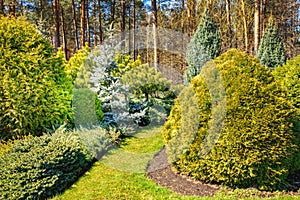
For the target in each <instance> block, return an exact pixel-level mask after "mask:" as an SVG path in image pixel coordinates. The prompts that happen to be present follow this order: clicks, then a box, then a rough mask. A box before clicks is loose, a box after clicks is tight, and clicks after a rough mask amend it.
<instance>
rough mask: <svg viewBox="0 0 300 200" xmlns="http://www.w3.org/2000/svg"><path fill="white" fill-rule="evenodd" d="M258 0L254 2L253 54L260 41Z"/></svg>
mask: <svg viewBox="0 0 300 200" xmlns="http://www.w3.org/2000/svg"><path fill="white" fill-rule="evenodd" d="M260 4H261V2H260V0H254V54H256V53H257V50H258V47H259V41H260Z"/></svg>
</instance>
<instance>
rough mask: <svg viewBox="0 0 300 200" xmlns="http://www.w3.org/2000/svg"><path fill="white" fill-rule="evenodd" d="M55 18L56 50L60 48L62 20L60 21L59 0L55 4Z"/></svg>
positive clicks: (55, 0)
mask: <svg viewBox="0 0 300 200" xmlns="http://www.w3.org/2000/svg"><path fill="white" fill-rule="evenodd" d="M53 17H54V27H55V32H54V45H55V49H57V48H58V47H60V45H61V44H60V30H59V29H60V19H59V0H54V2H53Z"/></svg>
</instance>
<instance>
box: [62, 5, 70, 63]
mask: <svg viewBox="0 0 300 200" xmlns="http://www.w3.org/2000/svg"><path fill="white" fill-rule="evenodd" d="M61 23H62V39H63V50H64V54H65V59H66V60H69V55H68V48H67V36H66V24H65V14H64V8H63V7H61Z"/></svg>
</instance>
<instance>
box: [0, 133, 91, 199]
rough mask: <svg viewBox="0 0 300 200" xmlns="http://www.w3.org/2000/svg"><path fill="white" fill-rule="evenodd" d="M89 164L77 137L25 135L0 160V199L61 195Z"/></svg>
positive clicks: (84, 150)
mask: <svg viewBox="0 0 300 200" xmlns="http://www.w3.org/2000/svg"><path fill="white" fill-rule="evenodd" d="M90 161H91V158H90V157H89V155H88V153H87V150H86V148H85V147H84V146H83V145H82V143H81V142H80V138H79V136H78V135H74V134H73V133H60V132H57V133H54V134H53V135H52V136H50V135H44V136H41V137H33V136H28V137H26V139H24V140H20V141H19V142H18V143H16V144H14V146H13V147H12V148H11V149H10V150H9V151H8V152H6V153H4V154H3V155H2V156H1V157H0V174H1V176H0V199H46V198H47V197H51V196H53V195H55V194H57V193H61V192H63V191H64V190H65V189H66V188H68V187H69V186H71V185H72V184H73V183H74V182H75V181H76V180H77V179H78V177H79V176H80V175H81V174H82V173H83V172H84V171H85V170H87V169H88V167H89V164H90Z"/></svg>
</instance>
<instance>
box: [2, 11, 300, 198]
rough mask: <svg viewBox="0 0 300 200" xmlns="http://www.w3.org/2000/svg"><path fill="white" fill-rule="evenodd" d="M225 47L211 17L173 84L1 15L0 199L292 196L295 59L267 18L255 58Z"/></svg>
mask: <svg viewBox="0 0 300 200" xmlns="http://www.w3.org/2000/svg"><path fill="white" fill-rule="evenodd" d="M221 39H222V38H221V35H220V32H219V29H218V26H217V24H216V23H215V22H214V21H213V20H212V19H211V17H210V14H209V12H208V11H206V13H205V14H204V16H203V18H202V19H201V21H200V24H199V26H198V29H197V30H196V31H195V33H194V34H193V36H192V37H191V40H190V42H189V43H188V44H187V50H186V57H185V59H186V62H187V68H186V70H185V71H184V73H183V74H182V77H183V79H184V81H183V82H182V83H181V84H178V83H176V84H175V83H173V82H172V80H170V79H168V78H166V77H165V76H164V74H163V73H161V72H160V71H159V70H158V69H157V68H156V67H155V66H154V67H153V66H151V65H149V64H148V63H147V62H145V61H144V60H143V59H142V57H141V56H137V58H133V57H132V56H131V55H130V54H124V53H122V52H120V51H119V49H118V47H119V46H118V45H115V43H111V44H109V43H104V44H102V45H99V46H96V47H94V48H93V49H92V48H91V47H89V45H88V44H87V45H86V46H85V47H82V49H80V50H78V51H77V52H76V53H74V54H73V55H72V57H70V59H66V56H65V53H64V52H63V50H62V49H61V48H58V49H57V50H55V49H54V48H53V47H52V45H51V44H50V43H49V41H48V40H47V39H46V38H45V37H43V35H42V34H41V33H40V32H39V31H38V30H37V28H36V27H35V26H33V25H31V24H30V23H29V22H27V21H26V20H25V19H24V18H14V17H0V55H1V56H0V77H1V81H0V174H1V176H0V199H57V200H58V199H212V200H213V199H283V200H284V199H299V196H300V56H296V57H294V58H292V59H289V58H287V57H286V56H285V49H284V48H285V46H284V43H283V41H282V40H281V38H280V36H279V33H278V29H277V26H276V23H275V22H274V21H273V19H272V18H270V20H269V23H268V26H267V29H266V31H265V33H264V35H263V37H262V41H261V43H260V46H259V49H258V51H257V54H256V55H255V56H253V55H250V54H249V53H247V52H244V51H241V50H239V49H236V48H232V49H230V50H228V51H226V52H222V51H221ZM121 46H122V45H121Z"/></svg>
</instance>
